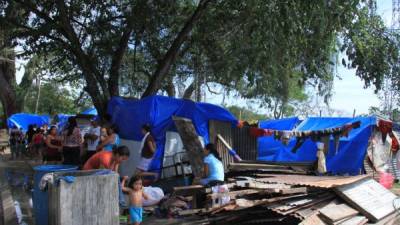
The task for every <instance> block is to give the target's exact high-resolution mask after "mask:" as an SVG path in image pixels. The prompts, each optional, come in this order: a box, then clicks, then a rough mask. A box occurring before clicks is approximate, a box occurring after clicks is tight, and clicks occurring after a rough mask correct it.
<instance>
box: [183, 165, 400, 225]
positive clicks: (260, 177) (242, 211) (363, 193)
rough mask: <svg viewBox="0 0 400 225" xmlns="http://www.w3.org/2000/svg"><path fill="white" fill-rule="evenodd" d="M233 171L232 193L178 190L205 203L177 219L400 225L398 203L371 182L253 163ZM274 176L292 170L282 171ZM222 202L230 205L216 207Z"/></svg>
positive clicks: (233, 168) (392, 195) (247, 222)
mask: <svg viewBox="0 0 400 225" xmlns="http://www.w3.org/2000/svg"><path fill="white" fill-rule="evenodd" d="M246 166H248V168H249V170H250V171H251V172H249V170H246V169H245V168H246ZM230 169H231V173H230V174H234V175H233V176H230V177H228V178H227V182H226V183H227V186H228V187H229V192H225V193H212V191H211V188H206V187H202V186H198V185H197V186H194V187H193V186H192V187H180V188H177V189H176V194H185V192H186V193H188V194H190V195H192V197H191V199H194V198H196V197H195V195H197V196H198V195H203V196H205V199H206V201H204V202H201V203H200V202H197V204H196V207H195V208H193V209H190V210H183V211H181V212H180V213H179V215H181V216H182V217H190V216H194V215H196V216H200V217H202V218H203V220H202V224H302V225H317V224H322V225H325V224H331V225H339V224H340V225H350V224H359V225H362V224H367V223H370V224H390V222H392V223H393V224H400V223H399V221H400V219H399V216H398V214H397V213H396V212H395V211H396V210H395V209H394V208H393V204H392V202H393V200H394V199H396V198H397V197H396V196H395V195H394V194H393V193H391V192H390V191H388V190H386V189H385V188H383V187H382V186H381V185H380V184H379V183H377V182H376V181H375V180H373V179H371V178H370V177H369V176H351V177H350V176H347V177H343V176H312V175H302V174H296V172H294V173H288V174H284V173H282V171H280V172H278V173H273V172H271V171H272V170H273V167H272V166H271V165H261V164H251V163H243V164H241V163H235V164H233V166H230ZM275 170H276V171H279V170H284V171H286V170H290V168H288V167H285V166H282V165H278V166H277V167H276V168H275ZM221 196H224V197H226V196H229V197H230V201H229V202H227V203H226V204H223V205H218V204H213V203H214V202H213V200H215V199H216V198H218V197H221ZM377 207H379V208H377ZM204 219H206V220H204ZM384 220H385V221H384ZM204 221H207V222H204ZM382 221H384V222H382ZM387 221H389V222H387Z"/></svg>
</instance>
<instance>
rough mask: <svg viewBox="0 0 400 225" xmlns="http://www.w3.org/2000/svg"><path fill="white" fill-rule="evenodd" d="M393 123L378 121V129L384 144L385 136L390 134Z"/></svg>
mask: <svg viewBox="0 0 400 225" xmlns="http://www.w3.org/2000/svg"><path fill="white" fill-rule="evenodd" d="M392 127H393V123H392V122H390V121H385V120H379V122H378V129H379V131H380V132H381V133H382V142H383V143H385V142H386V137H387V134H388V133H390V132H392Z"/></svg>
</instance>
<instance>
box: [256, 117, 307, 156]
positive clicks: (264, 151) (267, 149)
mask: <svg viewBox="0 0 400 225" xmlns="http://www.w3.org/2000/svg"><path fill="white" fill-rule="evenodd" d="M299 123H300V120H299V118H297V117H291V118H284V119H278V120H264V121H260V122H259V127H260V128H262V129H273V130H293V129H294V128H295V127H296V126H297V125H298V124H299ZM257 142H258V160H264V161H273V160H274V156H275V153H276V152H277V151H278V150H279V149H280V148H281V147H282V143H281V142H280V141H278V140H275V138H274V137H273V136H268V137H259V138H258V139H257Z"/></svg>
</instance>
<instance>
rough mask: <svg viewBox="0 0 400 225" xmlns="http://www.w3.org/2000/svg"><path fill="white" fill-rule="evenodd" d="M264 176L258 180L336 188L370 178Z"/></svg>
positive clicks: (365, 176) (366, 176)
mask: <svg viewBox="0 0 400 225" xmlns="http://www.w3.org/2000/svg"><path fill="white" fill-rule="evenodd" d="M260 175H262V176H263V178H258V179H257V181H261V182H266V183H279V184H289V185H300V186H310V187H319V188H334V187H340V186H343V185H347V184H352V183H355V182H357V181H360V180H363V179H366V178H369V176H368V175H359V176H309V175H289V174H260Z"/></svg>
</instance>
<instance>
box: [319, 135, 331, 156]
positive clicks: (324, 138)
mask: <svg viewBox="0 0 400 225" xmlns="http://www.w3.org/2000/svg"><path fill="white" fill-rule="evenodd" d="M330 139H331V137H330V135H324V136H322V137H321V142H322V143H324V154H325V155H327V154H328V152H329V141H330Z"/></svg>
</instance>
